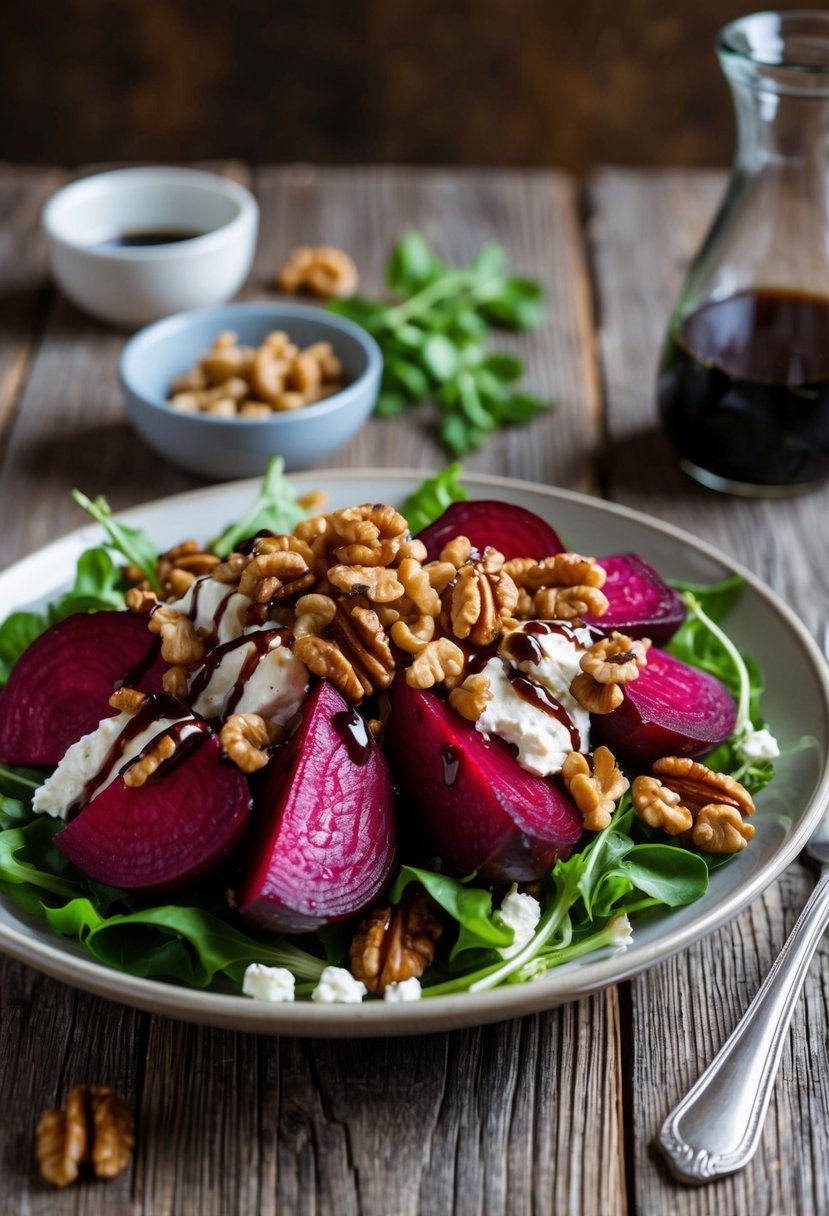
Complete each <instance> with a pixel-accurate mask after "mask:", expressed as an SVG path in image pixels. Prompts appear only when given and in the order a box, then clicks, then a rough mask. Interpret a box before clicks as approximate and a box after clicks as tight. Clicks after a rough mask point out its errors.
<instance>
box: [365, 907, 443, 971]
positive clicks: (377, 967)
mask: <svg viewBox="0 0 829 1216" xmlns="http://www.w3.org/2000/svg"><path fill="white" fill-rule="evenodd" d="M436 912H437V905H436V904H435V902H434V900H432V898H431V897H430V896H429V895H427V894H426V892H425V891H423V890H419V889H417V888H410V890H409V891H407V892H406V893H405V894H404V896H403V899H402V900H401V902H400V904H399V905H398V906H397V907H396V908H391V907H385V908H375V909H374V910H373V911H372V912H371V913H370V915H369V916H368V918H367V919H366V920H364V921H363V922H362V924H361V925H360V927H359V929H358V930H357V932H356V934H355V935H354V940H353V941H352V943H351V948H350V950H349V958H350V960H351V973H352V975H353V976H354V978H355V979H358V980H362V982H363V983H364V984H365V986H366V988H367V989H368V990H369V992H378V993H383V992H385V990H386V986H387V985H388V984H391V983H399V982H400V981H401V980H407V979H411V977H412V976H417V977H418V978H419V977H420V976H421V975H422V974H423V972H424V971H425V970H426V968H427V967H428V966H429V964H430V963H431V961H432V959H433V958H434V957H435V942H436V941H437V940H438V938H439V937H440V935H441V933H442V932H443V926H442V925H441V923H440V921H439V920H438V918H437V916H436Z"/></svg>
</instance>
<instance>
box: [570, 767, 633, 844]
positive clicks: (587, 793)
mask: <svg viewBox="0 0 829 1216" xmlns="http://www.w3.org/2000/svg"><path fill="white" fill-rule="evenodd" d="M561 775H562V777H563V779H564V784H565V785H566V786H567V789H568V791H569V793H570V795H571V797H572V799H573V801H574V802H575V804H576V806H577V807H578V808H579V810H580V811H581V813H582V817H583V819H584V826H585V827H586V828H587V830H588V832H601V831H602V829H603V828H606V827H607V825H608V824H609V823H610V820H611V818H612V816H613V811H614V810H615V807H616V803H617V802H618V801H619V799H620V798H621V797H622V795H623V794H624V793H625V791H626V790H627V789H628V786H629V782H628V779H627V777H626V776H625V775H624V773H623V772H621V770H620V769H619V768H618V766H617V764H616V759H615V757H614V755H613V753H612V752H611V751H610V750H609V749H608V748H606V747H597V748H596V751H595V752H594V754H593V766H592V772H591V766H590V762H589V760H588V759H587V757H586V756H584V755H582V754H581V752H570V754H569V755H568V756H567V757H566V759H565V761H564V766H563V768H562V770H561Z"/></svg>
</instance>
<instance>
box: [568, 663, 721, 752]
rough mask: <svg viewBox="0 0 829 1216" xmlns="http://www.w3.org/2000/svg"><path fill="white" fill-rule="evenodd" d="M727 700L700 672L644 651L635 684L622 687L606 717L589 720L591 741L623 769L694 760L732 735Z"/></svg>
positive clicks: (711, 678) (716, 683) (717, 685)
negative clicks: (687, 758)
mask: <svg viewBox="0 0 829 1216" xmlns="http://www.w3.org/2000/svg"><path fill="white" fill-rule="evenodd" d="M736 719H737V707H736V705H735V704H734V701H733V699H732V697H731V694H730V693H729V692H728V690H727V689H726V688H725V687H724V685H723V684H721V683H720V681H719V680H717V679H715V677H714V676H710V675H708V674H707V673H706V672H704V671H698V670H697V668H695V667H689V666H688V664H687V663H683V662H681V661H680V660H679V659H675V658H674V657H673V655H670V654H666V653H665V651H664V650H650V651H649V652H648V665H647V667H644V668H643V669H642V671H641V672H640V673H639V679H638V680H634V681H633V682H632V683H631V684H627V685H625V699H624V701H623V702H622V704H621V705H620V706H619V708H618V709H615V710H614V711H613V713H612V714H594V715H593V717H592V719H591V723H592V730H591V737H592V739H593V742H594V743H604V744H606V745H607V746H608V747H609V748H610V750H611V751H612V752H613V754H614V755H615V756H616V759H617V760H621V761H622V763H624V764H636V765H642V764H651V763H652V762H653V761H654V760H656V759H657V758H658V757H659V756H699V755H702V754H703V753H704V752H707V751H710V750H711V748H713V747H716V746H717V744H719V743H723V742H724V741H725V740H726V739H727V738H728V737H729V735H731V733H732V731H733V730H734V723H735V722H736Z"/></svg>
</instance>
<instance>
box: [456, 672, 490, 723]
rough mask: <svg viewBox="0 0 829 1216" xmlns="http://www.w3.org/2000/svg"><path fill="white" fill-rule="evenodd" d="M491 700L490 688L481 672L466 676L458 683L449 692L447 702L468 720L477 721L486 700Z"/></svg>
mask: <svg viewBox="0 0 829 1216" xmlns="http://www.w3.org/2000/svg"><path fill="white" fill-rule="evenodd" d="M491 700H492V690H491V688H490V686H489V680H488V679H487V677H486V676H485V675H484V674H483V672H478V673H477V674H475V675H471V676H467V677H466V679H465V680H464V682H463V684H459V685H458V686H457V688H453V689H452V691H451V692H450V693H449V704H450V705H451V706H452V708H453V709H456V710H457V711H458V713H459V714H460V715H461V716H462V717H464V718H466V719H467V721H468V722H477V721H478V719H479V718H480V716H481V714H482V713H483V712H484V709H485V708H486V703H487V701H491Z"/></svg>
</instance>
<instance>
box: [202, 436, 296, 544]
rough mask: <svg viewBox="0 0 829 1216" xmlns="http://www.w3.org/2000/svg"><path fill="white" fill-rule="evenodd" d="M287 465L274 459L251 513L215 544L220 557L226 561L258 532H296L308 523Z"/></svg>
mask: <svg viewBox="0 0 829 1216" xmlns="http://www.w3.org/2000/svg"><path fill="white" fill-rule="evenodd" d="M284 469H285V461H284V460H283V459H282V457H281V456H274V457H273V458H272V459H271V462H270V464H269V465H268V468H267V471H266V473H265V477H264V479H263V481H262V485H261V487H260V489H259V494H258V496H257V498H256V501H255V502H254V504H253V506H252V507H251V509H250V510H249V511H248V513H247V515H245V516H244V517H243V518H242V519H240V520H239V522H238V523H235V524H229V525H228V526H227V527H226V528H225V530H224V532H222V534H221V535H220V536H218V537H217V538H216V540H214V541H213V542H212V545H211V548H212V550H213V552H214V553H215V554H216V555H217V556H218V557H227V555H228V554H229V553H232V552H233V550H234V549H235V548H236V546H237V545H238V544H239V543H240V542H241V541H243V540H248V539H249V538H250V537H251V536H255V535H256V533H257V532H262V531H268V532H293V530H294V528H295V527H296V526H297V524H298V523H299V522H300V521H301V520H303V519H307V518H308V515H309V512H308V511H307V510H306V509H305V507H303V506H302V504H301V503H300V501H299V494H298V493H297V491H296V490H295V489H294V487H293V486H292V485H291V484H290V482H288V481H287V480H286V478H285V475H284Z"/></svg>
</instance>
